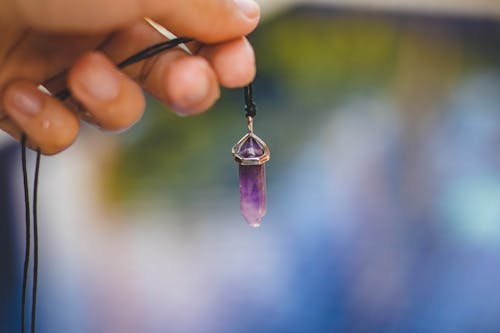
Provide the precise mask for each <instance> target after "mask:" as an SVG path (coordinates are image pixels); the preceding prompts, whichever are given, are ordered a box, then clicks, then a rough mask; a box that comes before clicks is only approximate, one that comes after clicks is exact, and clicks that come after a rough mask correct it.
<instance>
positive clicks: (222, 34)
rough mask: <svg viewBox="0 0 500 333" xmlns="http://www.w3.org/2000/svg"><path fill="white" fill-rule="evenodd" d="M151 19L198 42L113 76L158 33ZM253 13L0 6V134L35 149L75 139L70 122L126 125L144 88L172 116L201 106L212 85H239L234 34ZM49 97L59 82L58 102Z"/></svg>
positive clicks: (75, 4)
mask: <svg viewBox="0 0 500 333" xmlns="http://www.w3.org/2000/svg"><path fill="white" fill-rule="evenodd" d="M144 16H148V17H151V18H152V19H154V20H155V21H156V22H158V23H160V24H161V25H163V26H164V27H166V28H167V29H169V30H170V31H172V32H173V33H174V34H176V35H177V36H189V37H192V38H194V39H196V40H197V41H199V43H189V44H187V46H188V47H189V48H190V49H191V50H192V51H194V55H192V56H190V55H188V54H187V53H185V52H184V51H182V50H180V49H178V48H177V49H173V50H170V51H168V52H166V53H163V54H160V55H159V56H156V57H154V58H151V59H148V60H146V61H143V62H141V63H138V64H134V65H132V66H130V67H128V68H126V69H125V70H123V71H121V70H118V69H117V68H116V66H115V65H114V64H115V63H117V62H119V61H120V60H123V59H125V58H127V57H128V56H130V55H132V54H134V53H135V52H137V51H139V50H141V49H143V48H145V47H147V46H150V45H152V44H155V43H158V42H161V41H164V40H165V39H164V37H163V36H161V35H160V34H159V33H158V32H157V31H155V30H154V29H153V28H152V27H150V26H149V25H148V24H147V23H145V21H144V20H143V19H142V18H143V17H144ZM259 17H260V10H259V7H258V5H257V4H256V3H255V2H254V1H253V0H246V1H245V0H210V1H207V0H120V1H117V0H73V1H67V0H6V2H5V3H3V4H2V6H0V29H1V30H0V31H2V38H1V39H0V129H2V130H4V131H5V132H7V133H9V134H10V135H11V136H13V137H14V138H16V139H18V140H19V139H20V137H21V135H22V133H25V134H26V136H27V138H28V146H30V147H32V148H40V149H41V151H42V153H44V154H47V155H51V154H56V153H58V152H60V151H62V150H64V149H65V148H67V147H68V146H69V145H71V144H72V143H73V142H74V140H75V139H76V137H77V135H78V131H79V124H80V120H81V119H83V120H86V121H89V122H92V123H94V124H96V125H98V126H99V127H101V128H102V129H104V130H123V129H126V128H129V127H130V126H132V125H133V124H134V123H135V122H137V121H138V120H139V119H140V117H141V116H142V114H143V112H144V109H145V100H144V94H143V91H147V92H148V93H150V94H151V95H153V96H155V97H156V98H158V99H159V100H160V101H162V102H163V103H165V104H166V105H168V106H170V107H171V108H172V109H173V110H175V111H176V112H177V113H179V114H181V115H193V114H197V113H200V112H203V111H205V110H207V109H208V108H210V106H212V105H213V104H214V102H215V101H216V100H217V99H218V97H219V93H220V86H224V87H228V88H236V87H242V86H244V85H246V84H248V83H249V82H250V81H251V80H252V79H253V77H254V75H255V58H254V53H253V50H252V47H251V46H250V44H249V43H248V41H247V40H246V38H245V37H244V36H245V35H247V34H249V33H250V32H251V31H253V30H254V29H255V27H256V26H257V24H258V21H259ZM41 83H42V84H44V86H46V87H47V88H48V89H49V90H50V91H51V92H54V93H55V92H58V91H59V90H61V88H63V87H64V86H67V87H68V88H69V89H70V91H71V94H72V96H73V97H72V98H71V99H69V100H67V101H65V102H64V103H62V102H60V101H58V100H57V99H55V98H53V97H51V96H49V95H47V94H45V93H43V92H41V91H40V90H38V89H37V86H38V85H39V84H41Z"/></svg>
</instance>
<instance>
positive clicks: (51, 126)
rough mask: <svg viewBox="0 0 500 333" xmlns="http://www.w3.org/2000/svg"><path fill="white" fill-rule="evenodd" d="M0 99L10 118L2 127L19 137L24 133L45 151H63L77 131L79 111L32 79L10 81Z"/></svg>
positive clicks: (37, 146) (31, 145)
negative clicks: (40, 88) (52, 95)
mask: <svg viewBox="0 0 500 333" xmlns="http://www.w3.org/2000/svg"><path fill="white" fill-rule="evenodd" d="M1 102H2V109H3V110H4V112H5V113H6V115H7V116H8V117H9V119H10V120H9V121H6V122H5V124H4V125H2V124H0V127H2V128H3V129H5V130H6V131H7V132H8V133H10V134H11V135H13V136H14V137H15V138H16V139H20V136H21V134H22V133H24V134H26V136H27V137H28V143H29V146H30V147H33V148H40V150H41V151H42V153H44V154H47V155H52V154H56V153H58V152H60V151H62V150H64V149H65V148H67V147H68V146H69V145H71V143H73V141H74V140H75V138H76V136H77V134H78V130H79V125H80V123H79V120H78V117H77V116H76V114H74V113H73V112H71V111H69V110H68V109H66V107H65V106H64V105H63V104H62V103H61V102H60V101H58V100H56V99H55V98H53V97H51V96H49V95H47V94H45V93H43V92H41V91H40V90H38V88H37V86H36V85H35V84H33V83H31V82H29V81H26V80H18V81H14V82H11V83H10V84H8V85H7V86H6V87H5V90H4V92H3V95H2V96H1ZM18 129H19V131H18Z"/></svg>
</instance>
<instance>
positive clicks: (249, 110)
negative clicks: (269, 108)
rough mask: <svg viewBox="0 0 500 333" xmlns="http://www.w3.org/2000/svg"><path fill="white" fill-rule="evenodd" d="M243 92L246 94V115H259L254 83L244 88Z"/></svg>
mask: <svg viewBox="0 0 500 333" xmlns="http://www.w3.org/2000/svg"><path fill="white" fill-rule="evenodd" d="M243 93H244V96H245V111H246V114H245V117H252V118H254V117H255V116H256V115H257V106H256V105H255V103H254V101H253V83H250V84H249V85H248V86H246V87H245V88H243Z"/></svg>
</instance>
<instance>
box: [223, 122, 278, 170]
mask: <svg viewBox="0 0 500 333" xmlns="http://www.w3.org/2000/svg"><path fill="white" fill-rule="evenodd" d="M248 118H249V122H248V129H249V132H248V133H247V134H245V136H243V137H242V138H241V139H240V140H239V141H238V142H237V143H236V144H235V145H234V146H233V149H232V153H233V157H234V160H235V161H236V162H238V163H239V164H240V165H262V164H264V163H266V162H267V161H269V159H270V158H271V152H270V151H269V147H268V146H267V145H266V143H265V142H264V140H262V139H261V138H259V137H258V136H257V135H255V133H254V132H253V123H252V121H251V120H250V119H251V117H248ZM249 138H252V139H254V140H255V142H257V144H258V145H259V146H260V147H261V148H262V150H263V151H264V154H262V156H257V157H243V156H241V155H240V154H238V151H239V150H240V147H241V146H242V145H243V144H244V143H245V142H246V141H247V140H248V139H249Z"/></svg>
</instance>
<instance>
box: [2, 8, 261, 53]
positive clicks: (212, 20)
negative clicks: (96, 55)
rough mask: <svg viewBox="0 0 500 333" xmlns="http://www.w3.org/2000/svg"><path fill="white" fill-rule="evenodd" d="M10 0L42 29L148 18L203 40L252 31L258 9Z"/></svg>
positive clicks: (109, 26) (119, 24) (107, 26)
mask: <svg viewBox="0 0 500 333" xmlns="http://www.w3.org/2000/svg"><path fill="white" fill-rule="evenodd" d="M11 2H12V3H14V10H15V11H17V13H16V15H15V16H16V17H20V18H21V20H22V21H23V22H24V23H25V24H26V25H28V26H31V27H34V28H37V29H41V30H46V31H64V32H66V33H68V32H86V33H89V32H104V31H110V30H117V29H119V28H123V27H125V26H127V25H129V24H131V23H133V22H136V21H139V20H141V19H142V18H143V17H144V16H149V17H152V18H154V19H156V20H157V21H158V22H159V23H161V24H163V25H164V26H165V27H167V28H168V29H169V30H171V31H172V32H174V33H176V34H178V35H186V36H189V37H192V38H195V39H197V40H200V41H202V42H206V43H213V42H220V41H223V40H229V39H232V38H236V37H238V36H243V35H246V34H248V33H250V32H251V31H252V30H253V29H255V27H256V26H257V23H258V21H259V17H260V8H259V6H258V4H257V3H256V2H255V1H254V0H211V1H206V0H183V1H178V0H177V1H175V0H171V1H165V0H122V1H120V2H119V4H118V3H117V2H116V1H113V0H80V1H66V0H13V1H11ZM11 2H9V3H11ZM89 22H91V24H89Z"/></svg>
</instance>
